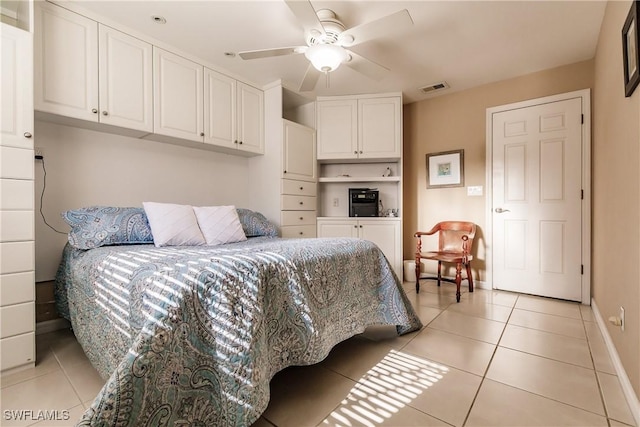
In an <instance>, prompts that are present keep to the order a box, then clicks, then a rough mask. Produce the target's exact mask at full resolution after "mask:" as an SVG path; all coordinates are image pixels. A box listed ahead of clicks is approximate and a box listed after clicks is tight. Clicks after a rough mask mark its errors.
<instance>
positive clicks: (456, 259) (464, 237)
mask: <svg viewBox="0 0 640 427" xmlns="http://www.w3.org/2000/svg"><path fill="white" fill-rule="evenodd" d="M436 233H438V250H437V251H431V252H422V236H430V235H433V234H436ZM475 235H476V225H475V224H474V223H472V222H463V221H444V222H439V223H437V224H436V225H435V227H433V228H432V229H431V230H430V231H426V232H424V231H418V232H416V234H414V236H415V237H416V238H417V239H418V244H417V248H416V293H417V292H420V260H421V259H430V260H435V261H438V277H437V279H438V286H440V281H442V280H445V281H448V282H453V283H455V284H456V301H458V302H460V283H461V282H462V274H461V271H462V267H463V266H464V267H465V269H466V271H467V277H465V279H466V280H467V281H468V282H469V292H473V276H472V275H471V260H472V259H473V256H472V255H471V253H470V252H471V248H472V247H473V238H474V237H475ZM443 262H446V263H451V264H455V265H456V277H455V280H452V279H446V278H442V274H441V271H442V263H443ZM431 279H433V277H431Z"/></svg>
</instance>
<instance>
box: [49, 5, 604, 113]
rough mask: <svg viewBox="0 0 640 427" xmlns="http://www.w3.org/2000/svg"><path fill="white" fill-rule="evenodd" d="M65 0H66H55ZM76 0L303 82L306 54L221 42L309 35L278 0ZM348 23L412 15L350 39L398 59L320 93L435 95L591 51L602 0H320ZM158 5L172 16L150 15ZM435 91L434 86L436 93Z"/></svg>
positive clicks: (335, 76)
mask: <svg viewBox="0 0 640 427" xmlns="http://www.w3.org/2000/svg"><path fill="white" fill-rule="evenodd" d="M58 3H60V4H63V5H64V4H65V3H67V0H64V1H58ZM73 3H74V7H76V8H78V7H80V8H84V9H87V10H89V11H90V12H93V13H96V14H99V15H102V16H105V17H107V18H109V19H110V20H111V21H113V22H115V23H119V24H121V25H124V26H125V27H129V28H133V29H136V30H137V31H139V32H141V33H144V34H147V35H149V36H151V37H153V38H155V39H157V40H160V41H163V42H166V43H168V44H170V45H173V46H175V47H176V48H178V49H180V50H183V51H185V52H188V53H190V54H192V55H195V56H197V57H200V58H202V59H204V60H205V61H208V62H210V63H211V64H214V65H215V66H217V67H219V68H220V69H223V70H228V71H229V72H231V73H232V74H234V75H236V76H239V77H243V78H245V79H247V80H248V81H251V82H253V83H256V84H260V85H264V84H268V83H271V82H273V81H275V80H278V79H282V82H283V84H285V85H286V86H287V87H290V88H297V87H298V86H299V84H300V82H301V81H302V78H303V77H304V73H305V71H306V68H307V65H308V62H307V59H306V58H305V57H304V55H290V56H280V57H272V58H263V59H254V60H242V59H241V58H240V57H238V56H237V55H236V56H235V57H227V56H225V55H224V52H234V53H237V52H241V51H246V50H257V49H267V48H274V47H288V46H299V45H304V44H305V41H304V31H303V29H302V27H301V26H300V24H299V22H298V21H297V20H296V17H295V16H294V15H293V13H292V12H291V10H290V9H289V7H288V6H287V5H286V4H285V3H284V1H281V0H262V1H244V0H233V1H217V0H216V1H177V0H176V1H150V0H143V1H133V0H131V1H120V0H99V1H96V0H79V1H74V2H73ZM311 3H312V5H313V6H314V8H315V9H316V10H317V9H322V8H328V9H331V10H333V11H334V12H335V13H336V14H337V16H338V18H339V19H340V20H341V21H342V22H343V23H344V24H345V26H346V27H347V28H350V27H354V26H356V25H360V24H363V23H366V22H369V21H372V20H375V19H378V18H381V17H383V16H385V15H387V14H391V13H393V12H396V11H399V10H402V9H407V10H408V11H409V13H410V14H411V17H412V19H413V22H414V25H413V26H410V27H406V28H397V29H396V31H394V32H392V33H390V34H386V35H384V36H383V37H380V38H378V39H375V40H371V41H368V42H365V43H362V44H359V45H357V46H354V47H353V48H352V50H353V51H355V52H356V53H358V54H360V55H363V56H365V57H367V58H369V59H371V60H373V61H375V62H377V63H379V64H381V65H384V66H386V67H387V68H389V69H391V72H390V73H388V75H387V77H385V78H384V79H383V80H381V81H374V80H371V79H369V78H367V77H365V76H364V75H362V74H359V73H358V72H356V71H354V70H352V69H351V68H349V67H345V66H341V67H340V68H339V69H338V70H336V71H335V72H333V73H331V74H330V87H328V88H327V87H326V84H325V81H324V78H323V77H321V78H320V80H319V81H318V84H317V86H316V90H315V92H308V93H307V94H308V95H309V96H313V95H342V94H357V93H372V92H396V91H402V92H403V95H404V101H405V103H406V102H413V101H418V100H421V99H425V98H427V97H429V95H424V94H422V93H421V92H420V91H419V88H420V87H423V86H426V85H429V84H432V83H437V82H440V81H443V80H445V81H446V82H447V83H448V84H449V85H450V89H447V90H444V91H441V92H438V93H440V94H445V93H451V92H453V91H459V90H463V89H468V88H471V87H475V86H479V85H482V84H486V83H490V82H494V81H499V80H503V79H507V78H511V77H515V76H519V75H523V74H527V73H531V72H535V71H539V70H544V69H548V68H553V67H557V66H560V65H565V64H570V63H574V62H578V61H583V60H587V59H590V58H592V57H593V56H594V54H595V48H596V43H597V39H598V34H599V31H600V24H601V22H602V18H603V15H604V9H605V5H606V2H604V1H373V0H365V1H356V0H346V1H320V0H311ZM151 15H161V16H163V17H165V18H166V20H167V23H166V24H164V25H159V24H156V23H154V22H153V20H152V19H151ZM434 95H436V94H432V95H430V96H434Z"/></svg>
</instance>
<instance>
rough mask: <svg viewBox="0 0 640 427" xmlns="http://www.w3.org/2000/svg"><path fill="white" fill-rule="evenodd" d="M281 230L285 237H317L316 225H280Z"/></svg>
mask: <svg viewBox="0 0 640 427" xmlns="http://www.w3.org/2000/svg"><path fill="white" fill-rule="evenodd" d="M280 231H281V232H282V237H284V238H293V237H298V238H301V237H316V235H317V234H316V226H315V225H290V226H287V227H280Z"/></svg>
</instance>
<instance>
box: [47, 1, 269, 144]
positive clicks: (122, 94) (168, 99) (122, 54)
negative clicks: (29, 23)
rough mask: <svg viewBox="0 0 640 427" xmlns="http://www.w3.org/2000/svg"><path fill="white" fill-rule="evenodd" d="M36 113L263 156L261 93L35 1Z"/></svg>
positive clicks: (83, 124) (75, 123) (173, 54)
mask: <svg viewBox="0 0 640 427" xmlns="http://www.w3.org/2000/svg"><path fill="white" fill-rule="evenodd" d="M35 110H36V118H40V119H43V120H47V121H53V122H57V123H61V124H65V125H71V126H77V127H83V128H88V129H94V130H99V131H105V132H111V133H117V134H121V135H127V136H131V137H144V138H146V139H152V140H156V141H161V142H167V143H172V144H178V145H185V146H190V147H195V148H200V149H206V150H212V151H220V152H224V153H227V154H237V155H242V156H255V155H261V154H264V94H263V92H262V91H261V90H260V89H257V88H255V87H252V86H250V85H248V84H246V83H244V82H240V81H237V80H235V79H233V78H231V77H228V76H226V75H224V74H221V73H218V72H216V71H213V70H210V69H208V68H206V67H205V66H204V65H203V64H202V63H199V62H198V61H197V60H196V61H193V60H191V59H188V58H186V57H185V56H181V55H180V54H177V53H176V52H171V51H168V50H166V49H162V48H159V47H156V46H154V45H152V44H151V43H149V42H147V41H144V40H141V39H140V38H138V37H133V36H131V35H129V34H127V33H125V32H122V31H119V30H116V29H114V28H111V27H109V26H106V25H103V24H101V23H99V22H98V21H97V20H96V19H90V18H87V17H85V16H83V15H81V14H78V13H75V12H73V11H70V10H67V9H65V8H62V7H59V6H57V5H54V4H51V3H48V2H45V1H41V2H36V10H35Z"/></svg>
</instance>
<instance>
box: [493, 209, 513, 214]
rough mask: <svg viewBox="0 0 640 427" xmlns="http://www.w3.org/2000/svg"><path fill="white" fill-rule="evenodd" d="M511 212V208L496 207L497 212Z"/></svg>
mask: <svg viewBox="0 0 640 427" xmlns="http://www.w3.org/2000/svg"><path fill="white" fill-rule="evenodd" d="M504 212H511V211H510V210H509V209H502V208H496V213H504Z"/></svg>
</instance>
